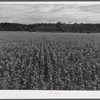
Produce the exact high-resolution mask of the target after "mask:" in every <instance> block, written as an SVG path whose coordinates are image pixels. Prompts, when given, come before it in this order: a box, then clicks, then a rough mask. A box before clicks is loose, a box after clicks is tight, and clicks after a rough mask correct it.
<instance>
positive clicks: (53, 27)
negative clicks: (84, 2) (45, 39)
mask: <svg viewBox="0 0 100 100" xmlns="http://www.w3.org/2000/svg"><path fill="white" fill-rule="evenodd" d="M0 31H29V32H37V31H40V32H70V33H71V32H74V33H99V32H100V24H91V23H88V24H85V23H80V24H78V23H74V24H70V23H69V24H65V23H61V22H57V23H34V24H27V25H26V24H19V23H7V22H6V23H0Z"/></svg>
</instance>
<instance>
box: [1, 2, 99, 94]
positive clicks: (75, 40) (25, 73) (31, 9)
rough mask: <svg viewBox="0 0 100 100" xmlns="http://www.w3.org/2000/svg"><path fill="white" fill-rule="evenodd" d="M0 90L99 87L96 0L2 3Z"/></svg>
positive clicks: (92, 88)
mask: <svg viewBox="0 0 100 100" xmlns="http://www.w3.org/2000/svg"><path fill="white" fill-rule="evenodd" d="M0 90H93V91H94V90H100V2H95V3H91V2H90V3H87V2H80V3H78V2H75V3H69V2H65V3H48V2H47V3H35V2H33V3H24V2H23V3H0ZM51 93H57V92H51Z"/></svg>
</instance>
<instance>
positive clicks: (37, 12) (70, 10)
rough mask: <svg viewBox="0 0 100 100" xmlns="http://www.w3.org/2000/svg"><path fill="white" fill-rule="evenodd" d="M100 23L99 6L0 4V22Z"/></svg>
mask: <svg viewBox="0 0 100 100" xmlns="http://www.w3.org/2000/svg"><path fill="white" fill-rule="evenodd" d="M58 21H61V22H65V23H68V22H69V21H71V22H72V23H74V22H77V23H81V22H82V23H100V3H99V4H93V3H92V4H91V3H89V4H84V3H80V4H78V3H75V4H67V3H66V4H49V3H48V4H0V22H14V23H25V24H29V23H30V24H32V23H39V22H58Z"/></svg>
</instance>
